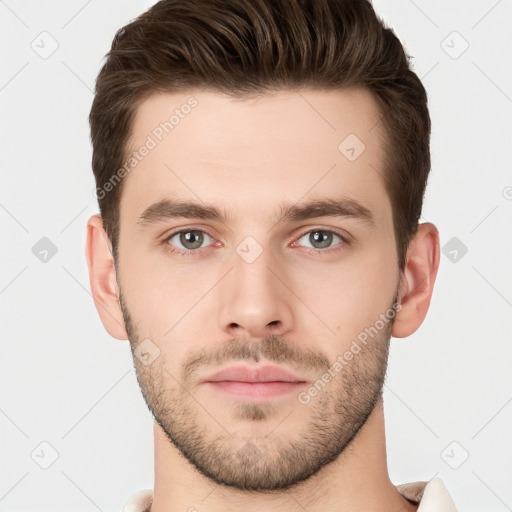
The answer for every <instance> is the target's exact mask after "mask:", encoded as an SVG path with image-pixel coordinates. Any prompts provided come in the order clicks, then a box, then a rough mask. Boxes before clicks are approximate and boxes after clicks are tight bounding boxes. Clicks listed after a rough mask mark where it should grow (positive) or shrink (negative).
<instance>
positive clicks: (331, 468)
mask: <svg viewBox="0 0 512 512" xmlns="http://www.w3.org/2000/svg"><path fill="white" fill-rule="evenodd" d="M154 433H155V485H154V495H153V505H152V507H151V512H164V511H165V512H175V511H183V510H190V511H194V510H197V511H201V512H225V511H226V510H235V509H240V510H243V511H244V512H256V511H260V510H269V511H275V512H281V511H282V512H284V511H291V510H308V512H317V511H318V512H319V511H325V510H333V511H345V510H350V511H351V512H362V511H365V512H373V511H375V512H377V511H379V512H387V511H389V512H391V511H397V510H400V511H401V512H411V511H415V510H416V509H417V506H415V505H413V504H411V503H410V502H408V501H407V500H406V499H405V498H403V497H402V496H401V495H400V494H399V493H398V491H397V490H396V488H395V486H394V485H393V484H392V483H391V481H390V479H389V476H388V471H387V463H386V445H385V434H384V414H383V406H382V400H379V402H378V403H377V405H376V406H375V408H374V410H373V412H372V413H371V415H370V416H369V418H368V420H367V422H366V423H365V425H364V426H363V427H362V429H361V430H360V431H359V434H358V435H357V436H356V438H355V439H354V440H353V441H352V442H351V444H350V445H349V446H348V447H347V448H346V449H345V450H344V452H343V453H342V454H341V455H340V456H339V457H338V458H337V459H336V460H335V461H333V462H332V463H330V464H328V465H327V466H325V467H324V468H322V469H321V470H320V471H319V472H318V473H316V474H315V475H313V476H312V477H311V478H309V479H308V480H306V481H304V482H302V483H300V484H299V485H297V486H295V487H293V488H292V489H288V490H284V491H272V492H264V493H259V492H245V491H241V490H238V489H233V488H230V487H227V486H221V485H217V484H215V483H214V482H212V481H211V480H209V479H208V478H206V477H205V476H203V475H202V474H201V473H199V472H198V471H197V469H196V468H195V467H194V466H192V465H191V464H190V463H189V462H188V461H187V460H186V459H185V458H184V457H183V456H182V455H181V453H180V452H179V451H178V450H177V448H176V447H175V446H174V445H173V444H172V443H171V442H170V441H169V440H168V438H167V437H166V435H165V433H164V432H163V431H162V429H161V428H160V426H159V425H158V424H157V423H156V422H155V426H154Z"/></svg>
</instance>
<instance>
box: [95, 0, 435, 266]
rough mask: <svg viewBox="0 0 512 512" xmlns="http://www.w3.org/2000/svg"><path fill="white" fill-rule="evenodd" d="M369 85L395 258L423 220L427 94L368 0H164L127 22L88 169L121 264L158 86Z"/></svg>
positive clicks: (106, 81) (108, 73)
mask: <svg viewBox="0 0 512 512" xmlns="http://www.w3.org/2000/svg"><path fill="white" fill-rule="evenodd" d="M302 86H305V87H312V88H318V89H327V90H333V89H343V88H347V87H354V86H355V87H364V88H367V89H368V90H370V91H371V92H372V93H373V95H374V97H375V98H376V99H377V102H378V104H379V106H380V110H381V111H380V114H381V122H382V125H383V128H384V133H385V134H386V137H387V145H386V158H385V162H384V169H385V174H384V182H385V187H386V190H387V193H388V195H389V197H390V201H391V205H392V208H393V223H394V230H395V236H396V240H397V252H398V263H399V267H400V269H401V270H403V268H404V265H405V259H406V255H407V248H408V246H409V242H410V240H411V238H412V236H413V235H414V234H415V232H416V229H417V227H418V222H419V218H420V215H421V209H422V204H423V196H424V193H425V188H426V185H427V179H428V174H429V171H430V116H429V112H428V108H427V95H426V92H425V89H424V87H423V85H422V83H421V81H420V79H419V78H418V77H417V75H416V74H415V73H414V72H413V71H412V70H411V69H410V67H409V56H408V55H406V53H405V51H404V49H403V47H402V45H401V43H400V41H399V40H398V38H397V37H396V35H395V34H394V32H393V31H392V30H391V29H390V28H386V27H385V25H384V23H383V22H382V20H381V19H380V18H378V17H377V15H376V13H375V11H374V9H373V7H372V5H371V4H370V2H369V1H367V0H161V1H160V2H158V3H157V4H155V5H154V6H153V7H152V8H150V9H149V10H148V11H146V12H145V13H143V14H142V15H140V16H139V17H138V18H136V19H135V20H134V21H132V22H131V23H129V24H128V25H126V26H125V27H123V28H122V29H120V30H119V31H118V32H117V34H116V36H115V38H114V41H113V43H112V48H111V50H110V51H109V52H108V54H107V60H106V62H105V64H104V66H103V67H102V69H101V71H100V73H99V75H98V78H97V81H96V90H95V97H94V101H93V104H92V108H91V113H90V116H89V121H90V125H91V140H92V145H93V157H92V168H93V172H94V176H95V179H96V186H97V190H100V191H102V194H100V195H101V197H100V195H98V203H99V207H100V213H101V216H102V219H103V224H104V227H105V230H106V232H107V235H108V237H109V239H110V241H111V243H112V247H113V255H114V260H115V261H117V244H118V240H119V203H120V198H121V192H122V185H123V182H124V181H120V183H119V185H118V186H113V187H108V188H107V190H109V191H108V193H105V185H106V184H107V183H108V182H109V180H110V179H111V178H112V176H113V175H114V174H115V172H116V171H117V170H118V169H119V168H120V167H121V166H122V165H123V162H124V160H125V155H126V151H127V148H126V146H127V143H128V141H129V138H130V135H131V129H132V124H133V118H134V114H135V111H136V108H137V106H138V105H139V104H140V102H141V101H142V100H143V99H145V98H146V97H147V96H148V95H149V94H151V93H153V92H157V91H163V92H171V93H172V92H183V91H186V90H188V89H193V88H200V89H205V90H211V91H216V92H220V93H224V94H227V95H230V96H232V97H238V98H240V97H244V96H247V95H254V94H260V93H265V92H270V91H276V90H280V89H291V88H294V87H302Z"/></svg>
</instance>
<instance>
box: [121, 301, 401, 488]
mask: <svg viewBox="0 0 512 512" xmlns="http://www.w3.org/2000/svg"><path fill="white" fill-rule="evenodd" d="M397 297H398V293H396V294H395V298H394V300H393V302H392V303H391V305H390V308H389V309H390V310H393V311H395V310H396V304H397ZM119 303H120V306H121V309H122V312H123V317H124V321H125V325H126V330H127V333H128V337H129V340H130V346H131V351H132V355H133V356H134V357H133V359H134V365H135V370H136V374H137V380H138V383H139V386H140V388H141V391H142V395H143V397H144V400H145V402H146V405H147V407H148V409H149V411H150V412H151V414H152V415H153V418H154V419H155V421H156V422H157V423H158V425H159V426H160V427H161V428H162V431H163V432H164V433H165V435H166V437H167V438H168V439H169V441H170V442H171V443H172V444H173V445H174V446H175V447H176V448H177V449H178V450H179V452H180V453H181V454H182V455H183V456H184V457H185V459H186V460H187V461H188V462H189V463H190V464H192V465H193V466H194V467H195V468H196V469H197V470H198V471H199V472H200V473H201V474H202V475H203V476H205V477H207V478H208V479H210V480H211V481H213V482H215V483H216V484H221V485H225V486H230V487H232V488H236V489H239V490H244V491H259V492H263V491H277V490H279V491H282V490H286V489H290V488H292V487H294V486H296V485H297V484H299V483H300V482H303V481H305V480H307V479H308V478H310V477H312V476H313V475H315V474H316V473H318V472H319V471H320V470H321V469H322V468H323V467H325V466H326V465H328V464H330V463H331V462H333V461H335V460H336V459H337V458H338V457H339V456H340V455H341V454H342V453H343V452H345V451H346V450H347V448H348V447H349V446H350V444H351V443H352V441H353V440H354V439H355V437H356V436H357V434H358V433H359V431H360V430H361V428H362V427H363V426H364V425H365V423H366V421H367V420H368V417H369V416H370V414H371V413H372V411H373V409H374V407H375V405H376V404H377V402H378V401H379V399H381V397H382V390H383V386H384V381H385V376H386V370H387V362H388V353H389V342H390V338H391V330H392V325H393V321H394V315H393V317H392V319H391V320H390V321H388V322H385V325H384V327H383V328H382V329H380V330H378V332H377V333H376V334H375V335H373V336H372V338H371V339H370V340H369V341H368V343H365V344H364V346H363V347H362V348H361V350H360V351H359V352H358V353H356V354H354V357H353V358H352V359H351V360H350V361H349V362H348V361H346V362H345V363H346V364H344V366H343V368H342V369H341V370H340V371H338V372H337V374H336V375H335V377H334V378H333V379H332V380H330V382H328V383H327V384H324V386H325V387H324V388H323V389H321V390H319V391H318V393H317V394H316V396H314V397H312V398H311V399H310V400H309V401H308V403H307V404H304V402H301V401H299V400H297V401H296V406H295V409H293V410H292V411H291V413H290V414H289V415H291V416H292V417H293V413H297V411H296V409H299V411H298V412H299V414H301V417H300V420H299V422H298V423H294V424H295V425H298V426H297V428H295V430H294V431H292V432H290V431H289V430H288V431H286V429H283V428H282V425H281V424H282V423H285V420H286V418H287V417H288V416H286V417H285V418H284V419H283V420H281V423H279V424H278V425H277V426H276V427H275V428H272V429H271V428H270V423H268V422H269V420H273V421H276V418H279V416H280V415H282V413H283V411H282V406H281V407H278V406H277V405H276V404H274V403H273V402H272V401H269V402H257V403H254V402H253V403H251V402H245V401H235V400H234V401H233V404H232V407H231V408H230V410H229V414H230V422H229V423H227V422H226V421H224V422H223V423H220V422H219V421H217V419H216V418H215V415H214V414H212V413H211V411H209V410H208V405H209V404H208V403H205V402H206V401H205V400H203V401H202V402H203V403H201V401H200V400H198V399H197V398H196V397H195V396H194V391H195V390H196V389H197V385H198V380H197V377H196V375H197V371H198V370H199V369H201V368H203V369H204V368H208V366H209V365H211V364H212V363H213V364H225V363H229V362H232V361H235V360H245V361H254V362H258V361H259V360H260V359H265V360H266V361H270V362H275V363H276V364H277V365H279V364H280V363H283V362H285V363H286V364H287V365H289V366H291V367H293V368H294V369H296V370H298V371H300V370H302V371H306V372H308V373H309V374H311V373H312V372H313V373H315V374H317V377H318V378H319V379H320V378H321V377H322V375H324V374H326V372H327V370H329V368H332V367H333V363H332V362H330V361H329V359H328V358H327V357H326V356H325V355H324V354H321V353H318V352H314V351H311V350H307V349H304V348H300V347H297V345H295V344H292V343H289V342H287V341H286V340H285V339H283V338H282V337H280V336H275V335H270V336H267V337H265V338H260V339H257V340H256V339H251V340H248V341H243V340H240V339H237V338H235V339H232V340H230V341H228V342H225V343H223V344H222V345H221V346H213V345H206V348H202V349H198V350H196V351H195V352H193V353H188V355H187V357H186V359H185V360H184V361H183V364H182V365H181V368H180V373H179V375H172V374H171V373H170V372H169V370H168V369H167V368H166V367H165V361H162V360H163V357H159V358H157V359H156V360H155V361H154V362H153V363H152V364H151V365H144V364H142V363H141V362H140V360H139V359H138V357H136V356H135V354H134V350H135V349H136V347H137V346H138V345H139V343H140V342H141V341H142V337H141V336H139V333H137V332H136V329H135V328H134V324H133V322H132V318H131V315H130V313H129V311H128V309H127V307H126V303H125V301H124V299H123V296H122V292H121V291H120V295H119ZM347 346H348V345H347ZM345 350H347V349H346V348H345V349H344V352H345ZM331 372H332V370H331ZM331 375H332V373H331ZM316 382H319V381H316ZM309 389H311V388H309ZM292 419H293V418H292ZM295 421H296V420H295ZM239 422H244V426H245V425H247V424H250V426H251V428H250V433H249V430H245V429H238V428H235V427H238V425H239V424H240V423H239ZM265 422H267V423H265ZM269 430H270V432H269ZM231 431H233V432H231ZM244 432H245V434H244Z"/></svg>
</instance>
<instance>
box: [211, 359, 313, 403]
mask: <svg viewBox="0 0 512 512" xmlns="http://www.w3.org/2000/svg"><path fill="white" fill-rule="evenodd" d="M307 382H308V381H307V380H305V379H304V378H302V377H300V376H296V375H294V374H293V373H291V372H289V371H288V370H285V369H283V368H280V367H278V366H261V367H258V368H249V367H247V366H231V367H229V368H225V369H224V370H220V371H218V372H216V373H214V374H212V375H210V376H209V377H206V378H205V379H203V380H202V381H201V383H202V384H206V385H208V386H209V387H210V388H211V389H213V390H214V391H216V392H220V393H223V394H225V395H229V396H231V397H232V398H238V399H241V400H250V401H265V400H268V399H270V398H274V397H278V396H281V395H285V394H288V393H291V392H294V391H297V390H298V389H300V388H301V387H303V386H305V385H306V384H307Z"/></svg>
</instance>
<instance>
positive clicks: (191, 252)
mask: <svg viewBox="0 0 512 512" xmlns="http://www.w3.org/2000/svg"><path fill="white" fill-rule="evenodd" d="M188 231H200V232H202V233H206V234H207V235H208V236H209V237H210V238H211V239H212V240H215V239H214V237H213V236H211V235H210V234H209V233H208V232H207V231H205V230H204V229H193V228H188V229H180V230H178V231H174V232H173V233H171V234H170V235H168V236H166V237H165V238H164V240H163V241H162V244H163V245H164V248H165V250H166V251H167V252H169V253H171V254H173V255H176V256H181V257H197V256H199V253H200V252H201V251H202V250H203V249H207V248H208V247H201V248H198V249H188V250H185V249H177V248H176V247H174V246H172V245H171V244H170V243H169V240H170V239H171V238H173V237H174V236H176V235H179V234H180V233H186V232H188ZM315 231H323V232H325V233H332V234H333V235H336V236H338V237H339V238H340V239H341V242H339V243H337V244H335V245H334V246H331V247H327V248H325V249H315V248H312V247H305V249H306V253H308V254H320V253H326V252H328V253H331V252H333V250H334V251H336V250H339V249H336V246H338V245H349V241H348V239H347V237H346V236H344V235H342V234H341V233H339V232H338V231H334V230H332V229H323V228H315V229H309V230H307V231H304V232H303V233H301V234H300V235H299V236H298V237H297V238H296V239H295V240H294V242H293V243H295V242H296V241H297V240H300V239H301V238H302V237H303V236H304V235H307V234H308V233H314V232H315Z"/></svg>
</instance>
